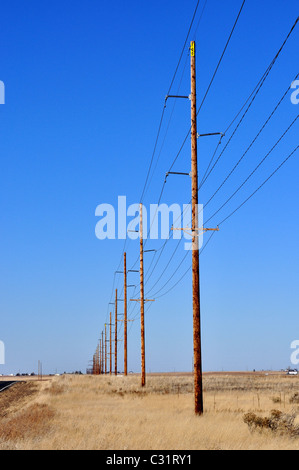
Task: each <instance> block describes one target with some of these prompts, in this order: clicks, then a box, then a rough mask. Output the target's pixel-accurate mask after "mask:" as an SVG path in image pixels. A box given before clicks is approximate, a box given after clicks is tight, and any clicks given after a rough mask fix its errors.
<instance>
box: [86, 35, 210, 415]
mask: <svg viewBox="0 0 299 470" xmlns="http://www.w3.org/2000/svg"><path fill="white" fill-rule="evenodd" d="M195 53H196V51H195V42H194V41H192V42H191V47H190V57H191V60H190V62H191V64H190V65H191V95H190V96H187V97H186V96H185V97H183V96H167V97H166V100H167V99H168V98H188V99H190V100H191V175H190V176H191V191H192V229H191V234H192V244H193V250H192V289H193V291H192V295H193V358H194V398H195V413H196V414H197V415H201V414H202V413H203V388H202V356H201V319H200V280H199V247H198V245H199V244H198V236H199V233H200V232H204V231H206V230H213V229H205V228H204V227H198V167H197V163H198V162H197V139H198V137H199V136H198V134H197V106H196V63H195V55H196V54H195ZM168 174H170V173H168ZM183 230H187V229H183ZM188 230H189V231H190V229H188ZM139 236H140V269H139V271H127V257H126V253H124V270H123V271H117V273H123V274H124V299H123V302H124V319H123V322H124V375H125V376H126V375H127V374H128V338H127V331H128V329H127V324H128V321H129V320H128V318H127V288H128V286H127V273H128V272H139V273H140V298H139V299H130V300H131V301H135V302H139V303H140V321H141V325H140V326H141V330H140V331H141V385H142V387H144V386H145V385H146V368H145V323H144V305H145V302H153V301H154V300H153V299H145V296H144V266H143V255H144V250H143V218H142V204H140V224H139ZM149 251H151V250H149ZM130 287H132V286H130ZM119 301H122V300H120V299H118V294H117V290H116V291H115V302H114V311H115V322H114V325H113V324H112V318H111V316H112V315H111V313H110V323H109V325H108V326H109V328H110V334H109V340H108V339H107V334H106V327H107V325H105V340H104V339H103V338H104V332H102V337H101V339H100V344H99V346H98V347H97V350H96V353H95V355H94V358H93V368H92V372H93V373H94V374H108V373H109V374H113V370H112V354H113V353H112V343H113V342H114V343H115V344H114V374H115V375H117V373H118V372H117V367H118V360H117V351H118V341H119V340H118V337H117V327H118V322H120V321H122V320H119V318H118V302H119ZM112 326H114V339H112ZM107 342H109V344H110V348H109V353H108V349H107ZM107 355H109V356H110V361H109V364H110V367H109V371H108V369H107Z"/></svg>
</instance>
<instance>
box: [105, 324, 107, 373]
mask: <svg viewBox="0 0 299 470" xmlns="http://www.w3.org/2000/svg"><path fill="white" fill-rule="evenodd" d="M106 374H107V325H106V323H105V375H106Z"/></svg>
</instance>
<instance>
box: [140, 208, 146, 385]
mask: <svg viewBox="0 0 299 470" xmlns="http://www.w3.org/2000/svg"><path fill="white" fill-rule="evenodd" d="M139 230H140V321H141V386H142V387H145V332H144V279H143V220H142V203H140V226H139Z"/></svg>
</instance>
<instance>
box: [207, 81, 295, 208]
mask: <svg viewBox="0 0 299 470" xmlns="http://www.w3.org/2000/svg"><path fill="white" fill-rule="evenodd" d="M297 77H299V74H298V75H297V76H296V78H295V80H296V79H297ZM289 90H290V87H289V86H288V88H287V90H286V92H285V93H284V94H283V96H282V98H281V99H280V100H279V102H278V103H277V105H276V106H275V108H274V109H273V111H272V112H271V114H270V116H269V117H268V119H267V120H266V121H265V123H264V124H263V125H262V127H261V129H260V130H259V132H258V133H257V135H256V136H255V138H254V139H253V140H252V141H251V143H250V145H249V146H248V147H247V149H246V151H245V152H244V153H243V155H242V156H241V158H239V160H238V161H237V163H236V164H235V166H234V167H233V169H232V170H231V171H230V172H229V174H228V175H227V176H226V178H225V179H224V180H223V182H222V183H221V184H220V186H218V188H217V189H216V191H215V192H214V194H213V195H212V196H211V197H210V199H209V200H208V201H207V203H206V204H205V207H207V206H208V205H209V204H210V202H211V201H212V200H213V199H214V197H215V196H216V195H217V194H218V192H219V191H220V189H221V188H222V187H223V186H224V185H225V183H226V182H227V181H228V180H229V178H230V177H231V175H232V174H233V173H234V171H235V170H236V169H237V168H238V166H239V165H240V163H241V162H242V160H243V159H244V158H245V157H246V155H247V154H248V152H249V150H250V149H251V148H252V147H253V145H254V144H255V142H256V141H257V139H258V138H259V137H260V135H261V134H262V132H263V131H264V129H265V128H266V126H267V125H268V124H269V122H270V120H271V119H272V117H273V116H274V114H275V113H276V111H277V110H278V108H279V106H280V105H281V103H282V102H283V100H284V99H285V98H286V96H287V95H288V93H289Z"/></svg>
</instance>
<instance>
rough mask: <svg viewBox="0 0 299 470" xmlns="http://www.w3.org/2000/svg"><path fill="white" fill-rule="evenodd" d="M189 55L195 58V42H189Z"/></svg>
mask: <svg viewBox="0 0 299 470" xmlns="http://www.w3.org/2000/svg"><path fill="white" fill-rule="evenodd" d="M190 54H191V57H195V41H191V45H190Z"/></svg>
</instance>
